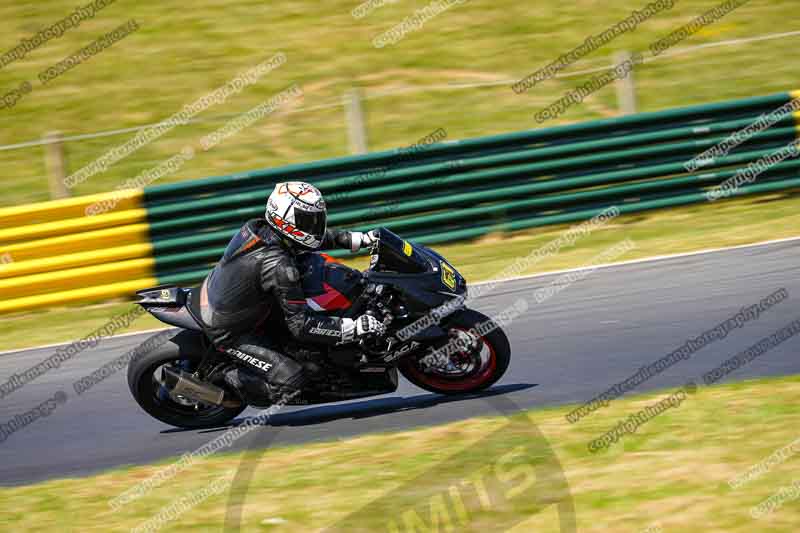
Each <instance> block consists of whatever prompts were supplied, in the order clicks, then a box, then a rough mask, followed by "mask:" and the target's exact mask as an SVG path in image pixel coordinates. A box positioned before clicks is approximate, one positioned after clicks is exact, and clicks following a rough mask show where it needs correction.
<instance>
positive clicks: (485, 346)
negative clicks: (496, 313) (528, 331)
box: [398, 309, 511, 394]
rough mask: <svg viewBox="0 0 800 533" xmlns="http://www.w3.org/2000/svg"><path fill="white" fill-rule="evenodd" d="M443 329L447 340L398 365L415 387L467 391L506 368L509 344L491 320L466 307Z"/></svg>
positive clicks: (488, 384) (495, 377)
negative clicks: (436, 353)
mask: <svg viewBox="0 0 800 533" xmlns="http://www.w3.org/2000/svg"><path fill="white" fill-rule="evenodd" d="M446 328H447V329H448V333H449V336H450V340H449V342H448V343H447V345H446V346H444V347H441V346H440V347H439V349H438V350H437V352H438V354H439V355H437V356H435V357H432V356H431V351H433V350H431V351H429V352H428V353H427V354H425V355H422V356H417V357H414V356H412V357H407V358H406V359H404V360H402V361H401V362H400V364H399V365H398V368H399V370H400V372H401V373H402V374H403V376H404V377H405V378H406V379H407V380H409V381H410V382H411V383H413V384H414V385H416V386H417V387H420V388H423V389H425V390H427V391H431V392H435V393H438V394H467V393H470V392H476V391H479V390H483V389H486V388H489V387H491V386H492V385H493V384H494V383H496V382H497V381H498V380H499V379H500V378H501V377H503V374H505V372H506V370H507V369H508V364H509V363H510V362H511V345H510V344H509V342H508V337H506V334H505V333H504V332H503V330H502V329H501V328H500V327H498V326H497V325H496V324H495V323H494V322H493V321H492V319H490V318H489V317H487V316H486V315H484V314H483V313H479V312H478V311H473V310H472V309H465V310H463V311H461V312H459V313H458V314H457V315H454V316H453V317H452V318H451V319H450V320H449V322H448V324H447V326H446Z"/></svg>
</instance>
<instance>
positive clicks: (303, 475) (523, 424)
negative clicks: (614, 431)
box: [0, 376, 800, 533]
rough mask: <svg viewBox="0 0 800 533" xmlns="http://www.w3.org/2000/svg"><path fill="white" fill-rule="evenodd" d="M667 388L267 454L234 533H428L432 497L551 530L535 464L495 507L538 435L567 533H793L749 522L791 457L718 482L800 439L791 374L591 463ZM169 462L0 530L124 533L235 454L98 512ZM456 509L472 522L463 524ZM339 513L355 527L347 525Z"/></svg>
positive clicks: (787, 525) (209, 477)
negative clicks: (599, 441) (580, 406)
mask: <svg viewBox="0 0 800 533" xmlns="http://www.w3.org/2000/svg"><path fill="white" fill-rule="evenodd" d="M665 394H666V393H658V394H648V395H645V396H638V397H634V398H625V399H622V400H619V401H615V402H613V403H612V404H611V405H610V406H609V407H607V408H605V409H601V410H600V411H597V412H595V413H593V414H592V415H590V416H589V417H587V418H585V419H583V420H581V421H580V422H578V423H576V424H574V425H571V424H569V423H568V422H567V421H566V420H565V418H564V415H565V414H566V413H567V412H569V408H566V407H560V408H554V409H546V410H540V411H530V412H527V413H522V414H519V415H515V416H513V417H511V419H508V418H502V417H490V418H480V419H472V420H468V421H463V422H458V423H453V424H448V425H444V426H437V427H430V428H422V429H416V430H411V431H403V432H399V433H394V434H375V435H368V436H363V437H359V438H355V439H352V440H347V441H344V442H341V441H339V442H333V443H319V444H312V445H306V446H294V447H286V448H276V449H272V450H267V451H265V452H264V453H263V455H261V456H260V457H259V458H258V459H256V460H253V461H252V462H251V463H249V468H252V469H253V478H252V483H251V484H250V486H249V488H248V489H247V492H246V498H245V499H244V503H243V509H242V510H243V512H242V520H243V521H242V526H243V528H242V530H243V531H275V532H290V531H291V532H294V531H315V530H318V529H320V528H324V527H329V526H331V525H337V524H338V525H342V524H344V523H347V524H348V529H347V530H348V531H378V530H380V531H386V530H387V529H386V528H387V524H388V523H389V522H391V521H393V520H396V521H398V522H400V523H402V520H403V517H404V516H405V515H404V513H407V512H408V511H409V509H412V508H413V509H416V510H417V511H418V516H419V517H420V519H421V520H424V522H425V524H427V525H431V524H432V516H431V515H429V514H428V513H429V510H430V502H434V507H433V508H434V509H437V505H438V504H437V503H436V502H437V501H438V502H440V503H441V501H444V502H445V507H446V508H447V510H448V512H449V514H448V513H445V514H447V516H449V518H450V520H451V523H452V524H453V525H454V526H455V527H456V530H458V531H484V530H497V528H499V527H501V526H502V529H503V530H504V529H505V528H507V527H509V526H514V527H513V529H511V530H510V531H512V532H514V533H521V532H523V531H534V530H535V531H559V528H558V522H557V520H558V513H557V512H556V507H555V506H552V505H549V503H550V502H552V501H553V500H554V499H556V497H557V496H558V494H560V495H561V496H563V495H564V494H565V492H563V491H561V492H559V491H557V490H554V489H553V488H552V487H553V485H552V479H554V478H549V477H544V476H543V477H539V474H540V473H542V472H544V470H537V476H535V479H536V481H535V484H534V485H533V487H532V488H531V489H529V490H528V489H526V490H524V491H523V490H519V491H517V493H516V494H514V495H512V496H509V497H507V498H506V499H505V500H503V498H502V495H501V493H500V491H499V490H497V489H502V488H503V487H504V488H505V489H506V492H505V493H504V494H509V492H507V490H508V489H509V487H511V488H513V487H521V483H522V481H523V480H524V479H525V475H524V474H523V472H524V468H523V467H524V465H525V461H534V462H536V461H541V458H539V459H537V458H536V457H534V456H535V455H537V454H536V453H534V452H532V450H539V451H542V450H546V448H545V447H544V445H543V442H547V443H549V449H550V450H552V453H554V454H555V457H557V459H558V461H559V462H560V464H561V468H562V471H563V473H564V476H565V478H564V479H565V480H566V482H567V483H568V486H569V493H570V494H571V497H572V499H573V501H574V508H575V517H576V520H577V526H578V531H581V532H605V531H615V532H629V531H630V532H638V531H642V530H643V529H644V528H646V527H649V526H654V525H660V526H661V527H662V528H663V530H664V531H726V532H734V533H736V532H742V533H744V532H750V531H756V530H758V531H767V530H769V531H775V532H779V531H786V532H791V531H796V525H797V523H798V521H799V520H800V508H798V506H797V505H796V502H794V503H792V502H786V503H785V504H784V505H783V506H782V507H781V508H779V509H776V510H775V511H774V512H773V513H772V514H770V515H769V516H767V517H765V518H762V519H760V520H758V521H754V520H753V519H752V518H751V516H750V515H749V512H750V509H751V507H753V506H755V505H758V504H760V503H761V502H762V501H764V500H765V499H766V498H769V497H770V496H771V495H773V494H775V493H776V491H778V490H779V489H780V488H781V487H783V486H787V485H790V484H791V483H792V481H793V473H794V469H793V467H792V465H791V464H790V463H789V461H792V460H794V459H792V458H791V456H789V457H788V458H787V461H786V462H785V463H779V464H775V465H774V466H772V467H771V468H770V469H768V470H767V471H766V472H764V473H763V474H762V475H761V476H760V477H758V478H757V479H755V480H752V481H750V482H748V483H747V484H745V485H743V486H741V487H739V488H737V489H732V488H731V487H730V486H729V484H728V481H729V480H730V479H731V478H733V477H734V476H737V475H740V474H742V473H743V472H745V471H747V470H748V469H749V468H750V467H752V466H753V465H755V464H756V463H758V462H760V461H762V460H763V459H765V458H766V457H768V456H769V455H770V454H772V453H773V452H775V451H776V450H778V449H781V448H783V447H785V446H787V445H788V444H790V443H792V442H793V441H795V439H797V430H796V427H797V423H798V422H800V414H798V412H797V410H796V409H794V408H792V405H794V404H795V403H796V402H800V377H798V376H793V377H786V378H780V379H765V380H757V381H748V382H741V383H736V384H731V385H723V386H718V387H711V388H704V387H701V388H700V389H699V390H698V391H697V393H696V394H694V395H691V396H687V399H686V400H684V401H683V403H682V404H681V405H680V406H678V407H675V408H673V409H669V410H667V411H666V412H664V413H662V414H660V415H659V416H657V417H656V418H654V419H652V420H650V421H649V422H648V423H646V424H645V425H643V426H641V427H640V428H639V429H638V431H637V432H636V433H635V434H631V435H627V436H624V437H623V438H622V440H621V441H620V442H618V443H616V444H615V445H613V446H612V448H611V449H609V450H607V451H604V452H600V453H596V454H592V453H590V452H589V451H588V450H587V443H588V442H589V441H590V440H591V439H594V438H596V437H598V436H600V435H601V434H603V433H605V432H606V431H608V430H609V429H610V428H612V427H614V426H615V425H616V424H617V423H618V422H620V421H621V420H623V419H625V418H627V417H628V416H629V415H630V414H631V413H633V412H635V411H638V410H640V409H643V408H644V407H646V406H648V405H652V404H653V403H654V402H655V401H657V400H660V399H662V398H663V397H665ZM466 401H481V400H477V399H473V400H466ZM534 427H535V428H537V429H535V430H534V429H532V428H534ZM538 435H542V436H543V438H544V441H543V440H542V439H541V438H540V437H539V436H538ZM11 438H13V437H11ZM536 440H538V443H534V444H531V443H532V442H533V441H536ZM526 446H527V450H528V451H531V453H530V454H528V455H526V456H525V457H524V458H523V457H522V456H515V457H514V459H513V460H509V461H508V463H506V464H505V467H507V471H509V472H514V475H513V476H508V477H507V478H506V479H507V481H506V482H504V484H501V483H499V482H497V480H495V483H494V484H492V483H488V482H487V483H486V486H487V487H488V489H487V493H486V495H487V496H488V501H490V502H492V503H491V504H490V505H488V506H485V507H484V505H482V504H481V500H480V499H479V498H478V496H477V489H475V490H473V491H472V493H470V490H469V487H470V486H476V485H475V483H472V484H471V485H470V483H467V482H465V480H469V479H472V480H474V479H476V475H479V474H478V473H479V472H484V474H485V476H489V475H490V474H489V473H487V471H486V470H485V469H484V467H485V466H486V465H496V464H497V463H498V458H502V457H507V456H508V457H510V455H509V454H511V453H512V451H513V450H519V449H521V448H522V449H524V448H525V447H526ZM547 453H549V452H543V453H540V454H539V455H540V456H545V455H547ZM165 464H167V463H163V464H159V465H151V466H141V467H131V468H127V469H122V470H116V471H112V472H108V473H104V474H102V475H98V476H94V477H91V478H88V479H64V480H55V481H50V482H45V483H41V484H37V485H31V486H24V487H15V488H5V489H0V502H3V505H2V509H3V514H4V515H6V516H5V519H4V522H5V524H6V526H7V528H8V529H9V530H10V531H64V530H65V529H69V530H74V531H121V530H128V529H130V528H132V527H136V526H137V525H139V524H140V523H142V522H144V521H146V520H148V519H149V518H151V517H152V515H153V514H155V513H157V512H158V511H159V510H160V509H161V508H163V507H164V506H167V505H169V504H171V503H172V502H174V501H175V500H176V499H178V498H180V497H182V496H183V495H186V494H190V493H197V492H198V491H200V490H201V489H202V488H203V487H204V486H205V485H207V484H208V483H209V482H211V481H213V480H215V479H217V478H219V477H220V476H222V475H224V474H225V473H227V472H231V471H235V470H236V469H237V468H238V466H239V464H240V455H239V454H225V455H216V456H212V457H209V458H207V459H205V460H203V461H202V463H200V464H195V465H194V466H192V467H190V468H188V469H187V470H184V471H182V472H180V473H179V474H178V475H176V476H175V477H174V478H173V479H171V480H170V481H168V482H167V483H165V484H164V485H162V486H161V487H158V488H156V489H154V490H153V491H152V492H150V493H148V494H147V495H145V496H143V497H142V498H140V499H138V500H136V501H134V502H131V503H129V504H127V505H125V506H123V507H122V508H121V509H119V510H117V511H112V510H111V509H110V508H109V507H108V501H109V499H111V498H113V497H115V496H116V495H118V494H119V493H121V492H123V491H125V490H127V489H129V488H130V487H132V486H134V485H135V484H136V483H137V482H139V481H141V480H143V479H145V478H146V477H148V476H150V475H151V474H153V473H155V472H156V471H158V470H159V469H160V468H162V467H163V466H164V465H165ZM531 464H532V463H531ZM495 468H496V467H495ZM486 479H488V478H486ZM454 486H458V487H461V488H460V494H461V496H462V501H463V502H464V506H463V509H462V511H464V512H465V513H464V514H463V515H458V514H457V513H455V506H454V505H451V503H452V502H453V501H456V500H455V499H452V498H451V496H449V494H450V492H449V491H450V490H451V487H454ZM533 489H535V490H533ZM235 490H243V489H241V487H240V488H237V489H235ZM557 493H558V494H557ZM443 495H444V496H443ZM440 497H444V498H445V499H444V500H438V498H440ZM227 502H228V495H227V494H225V495H223V494H219V495H214V496H211V497H209V498H208V499H206V500H204V501H203V502H202V503H200V504H199V505H198V506H197V507H195V508H194V509H193V510H191V511H188V512H187V513H186V514H183V515H182V516H180V517H179V518H178V519H177V520H176V521H174V522H172V523H170V524H168V525H167V527H166V528H165V529H166V530H168V531H208V530H211V529H212V528H213V529H218V528H219V527H220V526H221V524H222V520H223V517H224V516H225V512H226V504H227ZM376 502H377V503H376ZM365 506H368V507H366V511H368V512H361V513H359V514H358V515H356V517H357V520H355V523H353V520H352V517H351V513H353V512H354V511H356V510H359V509H363V508H364V507H365ZM438 509H439V511H441V510H442V509H441V507H439V508H438ZM460 516H466V517H467V518H468V520H467V521H466V522H462V521H461V520H460ZM348 517H351V520H350V522H343V520H347V519H348ZM443 517H444V515H442V517H440V518H441V519H442V520H444V518H443ZM444 524H445V522H443V521H441V522H440V526H444ZM389 530H390V531H391V528H390V529H389ZM400 530H401V531H403V530H404V529H402V528H401V529H400ZM421 530H425V529H421ZM444 530H446V529H444V527H443V528H442V529H440V531H444Z"/></svg>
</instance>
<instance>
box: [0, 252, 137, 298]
mask: <svg viewBox="0 0 800 533" xmlns="http://www.w3.org/2000/svg"><path fill="white" fill-rule="evenodd" d="M152 253H153V245H152V244H150V243H149V242H148V243H141V244H130V245H128V246H118V247H116V248H104V249H98V250H92V251H89V252H78V253H76V254H67V255H57V256H55V257H45V258H42V259H31V260H29V261H20V262H16V261H14V262H12V263H7V264H4V265H0V278H12V277H18V276H28V275H30V274H38V273H40V272H56V271H59V270H65V269H68V268H79V267H83V266H89V265H99V264H101V263H112V262H114V261H124V260H127V259H141V258H145V257H152ZM54 288H56V289H57V288H58V287H54Z"/></svg>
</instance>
